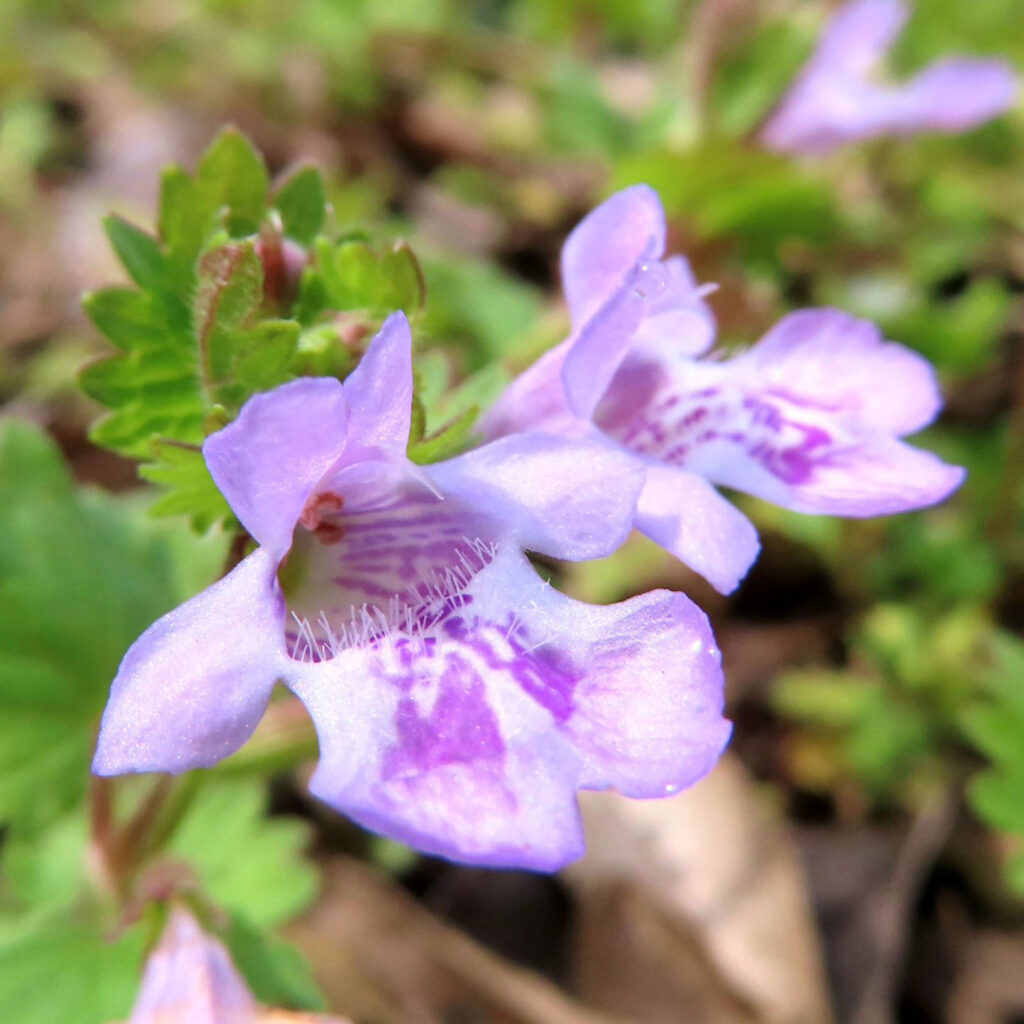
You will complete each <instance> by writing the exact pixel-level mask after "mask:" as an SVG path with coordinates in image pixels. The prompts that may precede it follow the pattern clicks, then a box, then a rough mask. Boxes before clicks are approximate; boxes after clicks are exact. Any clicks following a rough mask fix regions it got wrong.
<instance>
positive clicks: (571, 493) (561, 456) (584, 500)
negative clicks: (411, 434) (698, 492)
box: [431, 434, 644, 561]
mask: <svg viewBox="0 0 1024 1024" xmlns="http://www.w3.org/2000/svg"><path fill="white" fill-rule="evenodd" d="M431 470H432V476H433V478H434V480H435V482H436V483H437V485H438V486H439V488H440V489H441V492H442V494H443V495H444V496H445V500H450V499H457V500H459V501H461V502H462V503H463V504H465V505H472V506H474V507H476V508H478V509H480V510H486V515H487V517H489V518H490V519H492V521H493V522H494V524H495V526H494V529H495V530H496V531H497V530H500V531H501V533H502V534H503V535H504V537H505V538H507V539H508V540H509V541H512V542H514V543H516V544H518V545H519V546H520V547H522V548H526V549H529V550H531V551H536V552H539V553H541V554H545V555H550V556H552V557H554V558H566V559H571V560H573V561H577V560H581V559H587V558H601V557H603V556H605V555H608V554H611V552H612V551H614V550H615V549H616V548H617V547H619V545H621V544H622V542H623V541H624V540H625V539H626V537H627V536H628V535H629V531H630V529H631V526H632V522H633V513H634V511H635V509H636V502H637V498H638V497H639V496H640V491H641V488H642V487H643V485H644V472H643V469H642V467H640V466H639V465H637V464H636V462H635V460H634V459H632V458H630V456H629V455H628V454H627V453H626V452H623V451H621V450H619V449H617V448H615V447H613V446H611V445H609V444H607V443H606V442H604V441H603V440H591V439H587V438H582V437H581V438H566V437H556V436H552V435H546V434H517V435H513V436H511V437H506V438H502V439H501V440H499V441H495V442H493V443H491V444H489V445H485V446H484V447H482V448H477V449H476V450H474V451H471V452H468V453H467V454H465V455H462V456H459V457H458V458H456V459H452V460H450V461H448V462H445V463H441V464H438V465H436V466H433V467H431Z"/></svg>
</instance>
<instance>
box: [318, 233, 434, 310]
mask: <svg viewBox="0 0 1024 1024" xmlns="http://www.w3.org/2000/svg"><path fill="white" fill-rule="evenodd" d="M314 252H315V262H314V266H313V267H311V268H307V271H306V273H305V274H304V276H303V281H302V289H301V293H300V308H302V309H303V310H304V311H305V312H304V314H303V320H304V321H305V320H306V319H307V318H308V317H309V316H310V314H314V315H315V313H316V312H318V311H320V310H322V309H324V308H330V309H335V310H360V311H363V312H365V313H367V314H370V315H371V316H373V317H375V318H376V319H377V320H382V319H383V318H384V317H386V316H388V315H389V314H390V313H393V312H395V311H396V310H399V309H401V310H404V311H405V312H406V313H407V314H409V315H410V316H411V315H413V314H415V313H416V312H418V311H419V310H420V308H421V307H422V306H423V303H424V301H425V298H426V291H425V285H424V282H423V275H422V273H421V271H420V266H419V262H418V261H417V259H416V257H415V256H414V255H413V252H412V250H411V249H410V248H409V247H408V246H407V245H405V244H404V243H399V244H397V245H395V246H394V247H392V248H390V249H385V250H384V251H378V250H376V249H374V248H373V247H372V246H370V245H369V244H367V243H366V242H362V241H352V240H346V241H342V242H341V243H334V242H330V241H328V240H327V239H326V238H320V239H318V240H317V243H316V246H315V249H314Z"/></svg>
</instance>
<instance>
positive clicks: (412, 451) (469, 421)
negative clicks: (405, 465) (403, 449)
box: [408, 405, 480, 466]
mask: <svg viewBox="0 0 1024 1024" xmlns="http://www.w3.org/2000/svg"><path fill="white" fill-rule="evenodd" d="M479 414H480V410H479V408H477V407H476V406H475V405H474V406H472V407H471V408H469V409H467V410H466V411H465V412H464V413H462V415H461V416H458V417H456V418H455V419H454V420H452V421H451V422H450V423H448V424H446V425H445V426H443V427H442V428H441V429H440V430H438V431H436V432H435V433H433V434H431V435H430V436H429V437H424V438H422V439H421V440H419V441H416V442H415V443H414V444H410V445H409V453H408V454H409V458H410V459H411V460H412V461H413V462H416V463H419V465H421V466H423V465H427V464H428V463H431V462H440V461H441V460H442V459H448V458H451V457H452V456H453V455H457V454H458V453H459V452H460V451H462V450H463V449H464V448H465V447H466V446H467V445H468V444H469V439H470V437H471V435H472V433H473V426H474V424H475V423H476V420H477V416H479Z"/></svg>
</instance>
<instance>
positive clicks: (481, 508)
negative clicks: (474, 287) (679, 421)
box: [93, 314, 729, 869]
mask: <svg viewBox="0 0 1024 1024" xmlns="http://www.w3.org/2000/svg"><path fill="white" fill-rule="evenodd" d="M411 398H412V369H411V356H410V336H409V327H408V324H407V322H406V320H405V317H404V316H403V315H401V314H396V315H395V316H393V317H392V318H391V319H390V320H389V321H388V322H387V323H386V324H385V326H384V328H383V329H382V331H381V333H380V335H378V337H377V338H376V339H375V340H374V342H373V343H372V344H371V346H370V348H369V350H368V352H367V354H366V356H365V357H364V359H363V360H362V362H361V363H360V365H359V366H358V367H357V369H356V370H355V371H354V372H353V373H352V374H351V375H350V376H349V378H348V379H347V380H346V381H345V383H344V384H343V385H342V384H340V383H339V382H338V381H337V380H334V379H333V378H314V379H309V378H307V379H302V380H298V381H294V382H292V383H290V384H286V385H284V386H282V387H280V388H278V389H277V390H275V391H273V392H270V393H268V394H264V395H259V396H257V397H255V398H253V399H251V400H250V401H249V402H248V403H247V404H246V406H245V407H244V408H243V410H242V412H241V414H240V416H239V418H238V419H237V420H236V421H235V422H234V423H232V424H231V425H230V426H228V427H226V428H225V429H224V430H222V431H220V432H219V433H217V434H215V435H213V436H212V437H210V438H209V439H208V440H207V442H206V444H205V446H204V454H205V457H206V460H207V464H208V466H209V467H210V471H211V473H212V474H213V477H214V479H215V480H216V482H217V485H218V486H219V487H220V489H221V490H222V491H223V493H224V495H225V497H226V498H227V499H228V501H229V502H230V504H231V507H232V508H233V509H234V511H235V513H236V515H237V516H238V518H239V520H240V521H241V523H242V524H243V525H244V526H245V528H246V529H247V530H248V531H249V533H250V534H251V535H252V537H253V538H254V539H255V540H256V541H257V542H258V543H259V545H260V546H259V547H258V548H257V549H256V550H255V551H254V552H253V553H252V554H250V555H249V556H248V557H247V558H246V559H245V560H244V561H243V562H242V563H241V564H239V565H238V566H237V568H235V569H234V570H233V571H232V572H231V573H230V574H229V575H228V576H226V577H225V578H224V579H222V580H220V581H219V582H218V583H216V584H214V585H213V586H212V587H210V588H209V589H208V590H206V591H205V592H203V593H202V594H200V595H198V596H197V597H195V598H193V599H192V600H191V601H188V602H186V603H185V604H184V605H182V606H181V607H180V608H178V609H176V610H175V611H173V612H171V613H170V614H169V615H167V616H165V617H164V618H162V619H160V620H159V621H158V622H157V623H155V624H154V625H153V626H151V627H150V628H149V629H148V630H147V631H146V633H144V634H143V635H142V637H140V639H139V640H138V641H136V643H135V644H134V645H133V647H132V648H131V650H129V652H128V654H127V655H126V657H125V659H124V661H123V663H122V665H121V668H120V670H119V672H118V675H117V678H116V679H115V681H114V685H113V689H112V692H111V697H110V701H109V704H108V706H107V709H106V712H105V714H104V718H103V724H102V729H101V732H100V738H99V745H98V749H97V753H96V758H95V762H94V765H93V767H94V770H95V771H96V772H98V773H100V774H104V775H109V774H115V773H120V772H126V771H173V772H179V771H183V770H186V769H189V768H194V767H198V766H207V765H211V764H213V763H215V762H216V761H218V760H219V759H220V758H222V757H225V756H227V755H228V754H230V753H231V752H232V751H234V750H236V749H237V748H238V747H239V746H241V744H242V743H243V742H245V740H246V739H247V738H248V737H249V736H250V734H251V733H252V731H253V729H254V728H255V726H256V723H257V722H258V721H259V719H260V717H261V716H262V714H263V711H264V709H265V707H266V705H267V701H268V699H269V697H270V692H271V690H272V688H273V686H274V684H275V682H276V681H278V680H280V681H282V682H284V683H285V684H286V685H287V686H289V687H290V688H291V689H292V690H293V691H294V692H295V693H296V694H298V696H299V697H300V699H301V700H302V701H303V702H304V704H305V705H306V707H307V708H308V710H309V712H310V714H311V716H312V718H313V721H314V724H315V726H316V730H317V733H318V736H319V739H320V762H319V765H318V767H317V769H316V772H315V774H314V775H313V779H312V782H311V788H312V791H313V792H314V793H315V794H316V795H317V796H319V797H320V798H321V799H323V800H325V801H327V802H328V803H330V804H332V805H334V806H335V807H338V808H339V809H341V810H343V811H344V812H345V813H347V814H349V815H350V816H351V817H353V818H354V819H355V820H357V821H359V822H360V823H362V824H364V825H366V826H367V827H369V828H372V829H375V830H377V831H380V832H383V833H385V834H387V835H390V836H394V837H396V838H398V839H400V840H403V841H405V842H408V843H411V844H413V845H415V846H418V847H419V848H420V849H423V850H426V851H429V852H432V853H437V854H441V855H443V856H447V857H451V858H454V859H458V860H467V861H472V862H475V863H479V864H494V865H521V866H527V867H533V868H539V869H554V868H556V867H559V866H560V865H562V864H564V863H566V862H567V861H568V860H570V859H572V858H573V857H575V856H577V855H579V854H580V853H581V852H582V837H581V832H580V821H579V816H578V811H577V807H576V802H575V797H574V793H575V790H576V789H577V788H588V789H604V788H607V787H615V788H616V789H618V790H619V791H621V792H623V793H625V794H627V795H630V796H638V797H652V796H664V795H666V794H668V793H672V792H675V791H676V790H678V789H681V788H683V787H684V786H687V785H689V784H690V783H692V782H693V781H695V780H696V779H697V778H699V777H700V776H702V775H703V774H704V773H705V772H706V771H708V769H709V768H710V767H711V765H712V764H713V763H714V761H715V759H716V758H717V756H718V754H719V753H720V751H721V749H722V747H723V746H724V744H725V742H726V740H727V738H728V735H729V725H728V723H727V722H726V721H725V720H724V719H723V718H722V714H721V711H722V675H721V668H720V664H719V653H718V651H717V650H716V648H715V644H714V639H713V637H712V635H711V632H710V629H709V627H708V624H707V620H706V618H705V617H704V615H703V614H702V613H701V612H700V611H699V609H697V608H696V607H695V606H694V605H693V604H692V603H691V602H690V601H689V600H688V599H687V598H685V597H684V596H683V595H681V594H671V593H666V592H663V591H660V592H655V593H650V594H645V595H643V596H641V597H636V598H633V599H632V600H629V601H626V602H623V603H622V604H617V605H612V606H608V607H591V606H588V605H585V604H581V603H579V602H577V601H573V600H571V599H570V598H568V597H566V596H564V595H563V594H560V593H559V592H558V591H556V590H554V589H552V588H551V587H550V586H547V585H546V584H545V583H544V582H543V581H542V580H541V579H540V578H539V577H538V576H537V574H536V572H535V571H534V569H533V568H532V566H531V565H530V563H529V561H528V559H527V558H526V555H525V554H524V551H526V550H529V551H534V552H538V553H540V554H542V555H547V556H551V557H555V558H564V559H585V558H595V557H600V556H603V555H606V554H608V553H610V552H611V551H612V550H614V549H615V548H616V547H618V545H619V544H621V542H622V541H623V540H624V538H625V537H626V536H627V534H628V532H629V529H630V526H631V523H632V519H633V512H634V508H635V505H636V501H637V498H638V496H639V494H640V490H641V488H642V487H643V471H642V468H641V467H639V466H638V465H637V464H636V463H635V460H633V459H632V458H631V457H629V456H628V455H627V454H626V453H624V452H622V451H620V450H619V449H617V448H615V447H613V446H609V445H607V444H604V443H601V442H595V441H593V440H589V439H572V438H567V437H563V436H549V435H542V434H519V435H516V436H514V437H508V438H503V439H501V440H499V441H497V442H495V443H493V444H489V445H487V446H485V447H483V448H479V449H477V450H475V451H471V452H469V453H467V454H465V455H462V456H460V457H458V458H455V459H451V460H449V461H447V462H442V463H438V464H435V465H432V466H430V467H429V468H427V469H424V468H421V467H418V466H415V465H413V464H412V463H411V462H409V461H408V459H407V458H406V455H405V450H406V442H407V438H408V434H409V421H410V404H411Z"/></svg>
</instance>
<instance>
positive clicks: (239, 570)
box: [92, 549, 285, 775]
mask: <svg viewBox="0 0 1024 1024" xmlns="http://www.w3.org/2000/svg"><path fill="white" fill-rule="evenodd" d="M275 570H276V562H275V561H274V559H273V558H272V557H271V556H270V554H269V553H268V552H267V551H266V550H265V549H260V550H257V551H255V552H253V554H251V555H250V556H249V557H248V558H246V559H245V561H243V562H242V563H241V564H240V565H238V566H237V567H236V568H235V569H234V570H233V571H232V572H231V573H230V574H229V575H227V576H225V577H224V579H222V580H220V581H219V582H217V583H215V584H214V585H213V586H212V587H210V588H209V589H207V590H204V591H203V592H202V593H201V594H199V595H198V596H196V597H194V598H192V599H191V600H190V601H186V602H185V603H184V604H183V605H181V606H179V607H178V608H176V609H175V610H174V611H172V612H170V613H168V614H167V615H165V616H164V617H163V618H162V619H158V620H157V621H156V622H155V623H154V624H153V625H152V626H150V627H149V629H147V630H146V632H145V633H143V634H142V636H140V637H139V639H138V640H136V641H135V643H134V644H133V645H132V646H131V648H130V650H129V651H128V653H127V654H126V655H125V657H124V660H123V661H122V662H121V667H120V669H119V670H118V673H117V678H116V679H115V680H114V684H113V687H112V689H111V692H110V700H109V702H108V703H107V708H106V710H105V711H104V713H103V722H102V725H101V727H100V735H99V741H98V743H97V748H96V756H95V759H94V760H93V766H92V770H93V771H94V772H95V773H96V774H98V775H117V774H120V773H123V772H145V771H161V772H174V773H177V772H183V771H187V770H188V769H190V768H207V767H209V766H210V765H213V764H215V763H216V762H217V761H219V760H221V758H224V757H227V755H228V754H231V753H233V752H234V751H235V750H237V749H238V748H239V747H240V746H241V745H242V744H243V743H244V742H245V741H246V740H247V739H248V738H249V737H250V736H251V735H252V733H253V730H254V729H255V728H256V724H257V723H258V722H259V720H260V718H261V717H262V716H263V712H264V710H265V709H266V706H267V701H268V700H269V699H270V693H271V690H272V689H273V687H274V682H275V680H276V678H277V675H278V672H279V668H280V663H281V661H282V659H284V658H285V647H284V601H283V599H282V596H281V592H280V589H279V587H278V586H277V581H276V577H275Z"/></svg>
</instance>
